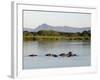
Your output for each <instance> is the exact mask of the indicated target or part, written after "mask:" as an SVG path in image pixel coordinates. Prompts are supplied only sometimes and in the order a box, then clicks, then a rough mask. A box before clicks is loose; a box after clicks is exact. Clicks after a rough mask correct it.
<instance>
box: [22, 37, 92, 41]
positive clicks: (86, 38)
mask: <svg viewBox="0 0 100 80" xmlns="http://www.w3.org/2000/svg"><path fill="white" fill-rule="evenodd" d="M90 39H91V38H90V37H88V36H87V37H82V36H77V37H74V36H73V37H65V36H23V40H24V41H36V40H37V41H41V40H81V41H90Z"/></svg>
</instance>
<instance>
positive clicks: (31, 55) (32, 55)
mask: <svg viewBox="0 0 100 80" xmlns="http://www.w3.org/2000/svg"><path fill="white" fill-rule="evenodd" d="M28 56H30V57H34V56H38V55H36V54H30V55H28Z"/></svg>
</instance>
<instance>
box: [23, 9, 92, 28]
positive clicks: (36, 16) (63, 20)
mask: <svg viewBox="0 0 100 80" xmlns="http://www.w3.org/2000/svg"><path fill="white" fill-rule="evenodd" d="M23 16H24V27H25V28H36V27H38V26H39V25H41V24H44V23H45V24H48V25H52V26H71V27H91V14H84V13H60V12H43V11H24V15H23Z"/></svg>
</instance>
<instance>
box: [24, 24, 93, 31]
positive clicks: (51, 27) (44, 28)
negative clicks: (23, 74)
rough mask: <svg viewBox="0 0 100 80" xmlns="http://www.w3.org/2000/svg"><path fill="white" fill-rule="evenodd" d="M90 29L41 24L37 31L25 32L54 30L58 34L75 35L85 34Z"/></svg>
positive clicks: (26, 29)
mask: <svg viewBox="0 0 100 80" xmlns="http://www.w3.org/2000/svg"><path fill="white" fill-rule="evenodd" d="M90 29H91V28H90V27H84V28H77V27H70V26H51V25H48V24H41V25H39V26H38V27H37V28H35V29H28V28H25V29H24V31H31V32H38V31H40V30H54V31H58V32H73V33H75V32H83V31H85V30H86V31H87V30H90Z"/></svg>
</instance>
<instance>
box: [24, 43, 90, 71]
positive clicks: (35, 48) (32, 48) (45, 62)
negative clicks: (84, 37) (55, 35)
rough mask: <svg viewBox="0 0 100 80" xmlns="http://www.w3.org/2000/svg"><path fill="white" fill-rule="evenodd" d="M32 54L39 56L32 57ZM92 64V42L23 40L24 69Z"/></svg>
mask: <svg viewBox="0 0 100 80" xmlns="http://www.w3.org/2000/svg"><path fill="white" fill-rule="evenodd" d="M69 51H72V52H73V54H77V55H78V56H74V57H60V56H58V57H50V56H45V54H48V53H51V54H57V55H59V54H60V53H68V52H69ZM30 54H37V55H38V56H35V57H30V56H28V55H30ZM90 65H91V46H90V42H82V41H26V42H23V69H42V68H60V67H81V66H90Z"/></svg>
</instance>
